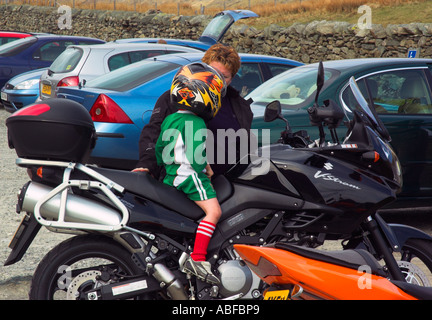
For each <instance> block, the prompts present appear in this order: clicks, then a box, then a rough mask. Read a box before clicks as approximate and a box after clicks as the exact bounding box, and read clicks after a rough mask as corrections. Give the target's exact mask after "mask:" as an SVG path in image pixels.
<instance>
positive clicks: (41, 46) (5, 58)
mask: <svg viewBox="0 0 432 320" xmlns="http://www.w3.org/2000/svg"><path fill="white" fill-rule="evenodd" d="M104 42H105V41H103V40H100V39H95V38H88V37H78V36H63V35H54V34H35V35H32V36H30V37H26V38H23V39H19V40H15V41H12V42H10V43H7V44H4V45H2V46H0V88H1V87H3V86H4V85H5V84H6V82H7V81H8V80H9V79H11V78H12V77H14V76H16V75H18V74H21V73H23V72H26V71H30V70H33V69H39V68H46V67H49V66H50V65H51V63H52V62H53V61H54V60H55V58H57V56H58V55H59V54H60V53H62V52H63V51H64V50H65V49H66V47H67V46H69V45H72V44H96V43H104Z"/></svg>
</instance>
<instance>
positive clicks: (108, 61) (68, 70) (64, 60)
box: [39, 42, 202, 100]
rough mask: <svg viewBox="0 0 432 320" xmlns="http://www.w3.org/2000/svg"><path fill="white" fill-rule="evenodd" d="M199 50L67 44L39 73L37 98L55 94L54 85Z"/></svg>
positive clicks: (77, 83)
mask: <svg viewBox="0 0 432 320" xmlns="http://www.w3.org/2000/svg"><path fill="white" fill-rule="evenodd" d="M181 52H202V51H201V50H198V49H194V48H190V47H184V46H178V45H169V44H155V43H152V44H150V43H133V44H132V43H121V44H120V43H114V42H109V43H104V44H98V45H85V46H84V45H73V46H69V47H68V48H67V49H66V50H65V51H64V52H63V53H62V54H61V55H59V56H58V57H57V59H55V60H54V62H53V63H52V64H51V66H50V67H49V68H48V69H47V70H46V71H45V72H43V73H42V75H41V78H40V84H39V99H41V100H44V99H48V98H53V97H55V96H56V93H57V87H63V86H78V85H80V84H83V83H85V81H88V80H91V79H93V78H95V77H98V76H100V75H102V74H105V73H108V72H110V71H112V70H115V69H118V68H121V67H123V66H126V65H128V64H131V63H133V62H137V61H140V60H142V59H146V58H149V57H153V56H158V55H161V54H169V53H181Z"/></svg>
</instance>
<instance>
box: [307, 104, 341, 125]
mask: <svg viewBox="0 0 432 320" xmlns="http://www.w3.org/2000/svg"><path fill="white" fill-rule="evenodd" d="M307 110H308V113H309V117H310V120H311V122H312V124H315V125H317V124H319V123H321V122H322V121H324V120H326V122H329V123H334V124H336V123H338V122H339V120H341V119H343V117H344V114H343V112H341V110H340V109H339V108H338V107H335V106H334V102H332V101H326V103H325V104H324V106H322V107H318V105H316V104H315V105H313V106H312V107H309V108H308V109H307Z"/></svg>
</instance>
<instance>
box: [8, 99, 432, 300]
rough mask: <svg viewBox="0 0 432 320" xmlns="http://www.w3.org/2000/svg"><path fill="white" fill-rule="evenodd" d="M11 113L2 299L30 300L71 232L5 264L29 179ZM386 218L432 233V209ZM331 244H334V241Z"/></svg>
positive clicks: (50, 236) (43, 238)
mask: <svg viewBox="0 0 432 320" xmlns="http://www.w3.org/2000/svg"><path fill="white" fill-rule="evenodd" d="M9 115H10V113H8V112H7V111H6V110H4V109H2V108H1V107H0V216H1V219H2V223H1V224H0V300H26V299H28V290H29V288H30V280H31V276H32V274H33V272H34V270H35V268H36V266H37V264H38V263H39V261H40V260H41V259H42V258H43V256H44V255H45V254H46V253H47V252H48V251H49V250H50V249H51V248H52V247H54V246H55V245H57V244H58V243H60V242H62V241H63V240H65V239H66V238H68V237H70V235H65V234H58V233H53V232H49V231H48V230H46V229H45V228H42V229H41V231H39V233H38V235H37V236H36V238H35V240H34V241H33V243H32V244H31V246H30V248H29V249H28V251H27V253H26V254H25V255H24V257H23V259H22V260H21V261H19V262H17V263H16V264H13V265H11V266H3V263H4V262H5V261H6V259H7V257H8V255H9V253H10V249H9V248H8V245H9V242H10V240H11V239H12V237H13V235H14V233H15V230H16V228H17V227H18V225H19V223H20V221H21V219H22V217H23V214H17V213H16V212H15V205H16V200H17V192H18V190H19V189H20V188H21V187H22V186H23V185H24V184H25V183H26V182H27V181H28V180H29V178H28V176H27V173H26V170H25V169H24V168H20V167H18V166H16V165H15V159H16V157H17V156H16V153H15V150H13V149H10V148H9V146H8V143H7V128H6V125H5V120H6V118H7V117H8V116H9ZM385 219H386V220H387V221H392V222H397V223H405V224H408V225H411V226H414V227H417V228H419V229H422V230H424V231H426V232H428V233H429V234H432V213H429V214H420V213H411V214H403V213H402V214H397V215H391V216H385ZM335 245H337V243H336V244H335ZM328 248H334V247H333V245H332V244H330V246H329V247H328Z"/></svg>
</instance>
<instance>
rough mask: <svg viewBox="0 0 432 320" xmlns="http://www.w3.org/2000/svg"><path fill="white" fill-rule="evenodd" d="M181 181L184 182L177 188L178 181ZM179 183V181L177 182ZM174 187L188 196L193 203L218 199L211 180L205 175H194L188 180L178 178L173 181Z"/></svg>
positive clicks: (201, 173)
mask: <svg viewBox="0 0 432 320" xmlns="http://www.w3.org/2000/svg"><path fill="white" fill-rule="evenodd" d="M177 179H180V180H181V181H182V182H181V183H180V184H178V185H177V186H176V180H177ZM177 181H178V180H177ZM173 185H174V186H176V188H177V189H178V190H180V191H182V192H184V193H185V194H186V196H187V197H188V198H189V199H191V200H193V201H202V200H208V199H212V198H216V191H215V190H214V188H213V185H212V184H211V182H210V179H209V178H208V177H207V176H206V175H205V173H203V172H200V173H198V174H197V173H194V174H192V175H190V176H188V177H187V178H185V179H184V178H183V179H182V178H181V177H179V176H177V177H176V178H174V179H173Z"/></svg>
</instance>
